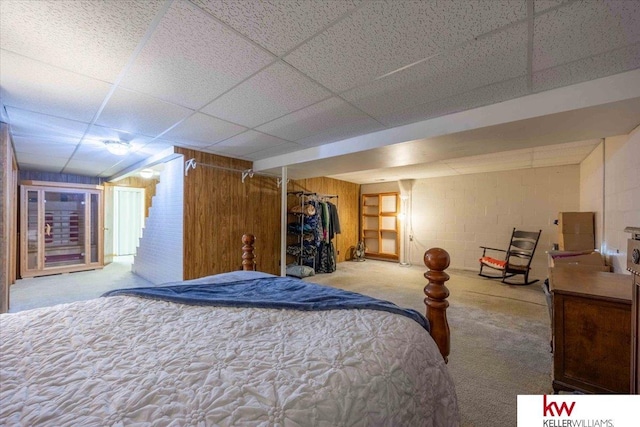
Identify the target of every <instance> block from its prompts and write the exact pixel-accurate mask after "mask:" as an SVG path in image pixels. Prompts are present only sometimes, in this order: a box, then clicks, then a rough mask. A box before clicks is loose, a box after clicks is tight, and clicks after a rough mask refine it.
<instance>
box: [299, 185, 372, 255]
mask: <svg viewBox="0 0 640 427" xmlns="http://www.w3.org/2000/svg"><path fill="white" fill-rule="evenodd" d="M287 190H288V191H309V192H313V193H320V194H335V195H337V196H338V198H337V199H331V200H330V201H331V202H332V203H334V204H335V205H337V206H338V215H339V217H340V230H341V233H340V234H338V235H337V236H336V238H335V239H334V241H333V243H334V245H335V247H336V251H337V261H338V262H342V261H346V260H349V259H351V255H352V250H353V248H354V247H355V246H356V244H357V243H358V229H359V225H358V224H359V218H360V215H359V211H360V184H354V183H352V182H347V181H340V180H337V179H332V178H326V177H321V178H308V179H301V180H295V181H294V180H292V181H290V182H289V185H288V187H287Z"/></svg>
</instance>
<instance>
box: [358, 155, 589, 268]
mask: <svg viewBox="0 0 640 427" xmlns="http://www.w3.org/2000/svg"><path fill="white" fill-rule="evenodd" d="M579 188H580V167H579V165H570V166H557V167H546V168H534V169H520V170H514V171H503V172H491V173H481V174H470V175H458V176H450V177H441V178H429V179H419V180H416V182H415V184H414V186H413V191H412V212H413V215H412V218H411V226H412V233H411V234H412V235H413V236H414V240H413V241H412V242H410V260H411V264H413V265H423V260H422V257H423V255H424V252H425V251H426V250H427V249H429V248H431V247H441V248H444V249H446V250H447V251H448V252H449V254H450V255H451V268H459V269H466V270H473V271H478V268H479V267H478V265H479V264H478V258H479V257H480V256H481V254H482V251H481V249H480V248H479V246H490V247H495V248H501V249H506V246H507V244H508V242H509V238H510V236H511V231H512V229H513V227H516V228H519V229H523V230H527V231H537V230H540V229H541V230H542V236H541V239H540V243H539V246H538V249H537V251H536V256H535V258H534V262H533V271H532V277H534V278H538V279H544V278H546V277H547V259H546V254H545V251H546V250H548V249H550V248H551V247H552V244H553V243H557V241H558V240H557V233H558V230H557V226H556V225H554V221H555V220H556V219H557V217H558V212H562V211H577V210H579V206H580V201H579ZM379 189H380V186H379V185H371V186H369V185H363V186H362V192H363V193H368V192H376V190H379ZM494 255H499V254H494Z"/></svg>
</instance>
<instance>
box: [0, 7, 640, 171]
mask: <svg viewBox="0 0 640 427" xmlns="http://www.w3.org/2000/svg"><path fill="white" fill-rule="evenodd" d="M0 102H1V103H2V120H3V121H5V122H7V123H9V125H10V132H11V135H12V141H13V144H14V148H15V151H16V156H17V160H18V163H19V167H20V168H21V169H25V170H40V171H47V172H58V173H73V174H80V175H88V176H95V177H101V178H105V179H108V178H110V177H114V176H118V174H121V173H122V171H125V170H131V169H132V168H135V167H136V165H138V164H144V162H145V160H146V159H148V158H150V157H152V156H154V155H157V154H158V153H161V152H163V151H164V150H165V149H166V148H168V147H170V146H180V147H185V148H193V149H197V150H200V151H204V152H209V153H214V154H219V155H224V156H230V157H235V158H241V159H246V160H249V161H253V162H254V169H256V170H264V171H274V172H276V173H277V172H278V170H279V168H280V167H282V166H287V167H288V170H290V173H289V175H290V177H294V178H297V177H299V178H302V177H310V176H334V177H336V178H340V179H345V180H349V181H353V182H360V183H366V182H375V181H378V180H381V179H387V180H391V179H403V178H421V177H430V176H443V175H450V174H462V173H477V172H485V171H492V170H505V169H509V168H522V167H542V166H550V165H561V164H576V163H579V162H580V161H581V160H582V159H584V158H585V157H586V156H587V155H588V154H589V153H590V152H591V150H593V148H594V147H595V146H596V145H597V144H598V142H599V140H600V138H604V137H607V136H613V135H620V134H628V133H629V132H630V131H631V130H633V129H634V128H635V127H637V126H638V125H639V124H640V1H635V0H619V1H596V0H584V1H571V0H566V1H563V0H504V1H501V0H493V1H486V0H476V1H474V0H447V1H435V0H434V1H409V0H407V1H397V0H389V1H382V0H370V1H361V0H341V1H334V0H327V1H324V0H309V1H307V0H299V1H294V0H281V1H275V0H272V1H262V0H260V1H259V0H255V1H253V0H247V1H237V0H228V1H225V0H192V1H187V0H167V1H154V0H148V1H137V0H136V1H134V0H130V1H128V0H107V1H103V2H95V1H82V0H78V1H66V0H55V1H45V0H40V1H17V0H1V1H0ZM111 139H120V140H124V141H129V142H130V143H131V145H132V150H131V151H130V152H129V153H128V154H127V155H126V156H123V157H118V156H115V155H113V154H110V153H109V152H108V151H107V150H106V149H105V147H104V144H103V141H104V140H111Z"/></svg>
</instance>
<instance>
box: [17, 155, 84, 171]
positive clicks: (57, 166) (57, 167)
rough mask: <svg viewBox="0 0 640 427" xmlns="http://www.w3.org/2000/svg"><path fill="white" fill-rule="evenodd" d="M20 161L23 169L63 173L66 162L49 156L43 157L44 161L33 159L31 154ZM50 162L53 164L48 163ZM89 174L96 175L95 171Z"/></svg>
mask: <svg viewBox="0 0 640 427" xmlns="http://www.w3.org/2000/svg"><path fill="white" fill-rule="evenodd" d="M18 162H19V163H20V170H21V171H36V172H51V173H62V172H61V170H62V167H63V166H64V164H65V162H64V160H63V161H60V160H57V159H56V158H52V157H49V158H48V159H43V160H42V161H38V159H33V160H32V159H31V156H29V157H27V158H26V159H24V160H18ZM47 162H50V163H51V164H47ZM89 176H95V173H91V174H90V175H89Z"/></svg>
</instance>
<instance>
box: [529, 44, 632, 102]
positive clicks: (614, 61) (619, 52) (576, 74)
mask: <svg viewBox="0 0 640 427" xmlns="http://www.w3.org/2000/svg"><path fill="white" fill-rule="evenodd" d="M638 67H640V42H638V43H635V44H632V45H629V46H625V47H622V48H620V49H616V50H612V51H609V52H604V53H601V54H599V55H594V56H589V57H587V58H583V59H579V60H577V61H573V62H569V63H567V64H561V65H558V66H556V67H553V68H547V69H544V70H540V71H537V72H535V73H533V78H532V83H533V85H532V89H533V91H534V92H542V91H545V90H550V89H555V88H557V87H561V86H567V85H571V84H575V83H579V82H583V81H587V80H593V79H597V78H600V77H605V76H609V75H612V74H617V73H622V72H624V71H627V70H632V69H635V68H638Z"/></svg>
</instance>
